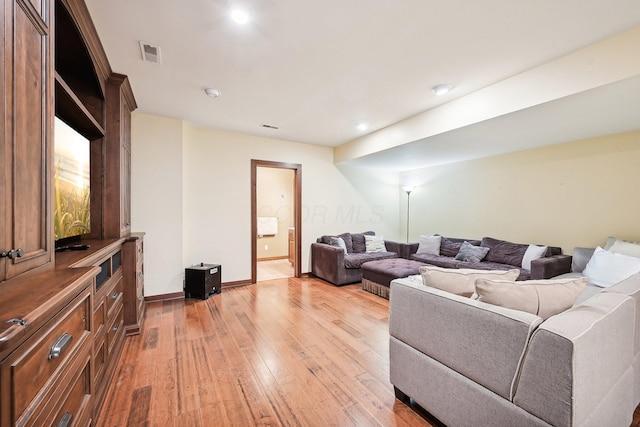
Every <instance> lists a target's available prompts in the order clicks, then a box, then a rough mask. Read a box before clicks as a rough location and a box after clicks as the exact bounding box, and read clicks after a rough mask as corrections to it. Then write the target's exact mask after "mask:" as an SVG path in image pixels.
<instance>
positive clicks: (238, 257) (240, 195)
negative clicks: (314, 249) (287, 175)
mask: <svg viewBox="0 0 640 427" xmlns="http://www.w3.org/2000/svg"><path fill="white" fill-rule="evenodd" d="M132 151H133V152H132V164H133V170H134V172H133V174H132V194H133V201H132V204H133V205H132V210H133V213H132V222H133V229H134V230H139V231H146V232H147V243H146V246H145V248H146V253H145V274H146V278H145V295H147V296H150V295H159V294H167V293H172V292H180V291H182V277H183V274H184V267H187V266H189V265H192V264H195V263H198V262H210V263H218V264H222V281H223V282H236V281H244V280H249V279H250V278H251V212H250V209H251V200H250V199H251V189H250V185H251V182H250V181H251V159H259V160H270V161H278V162H288V163H299V164H302V266H301V267H302V272H303V273H304V272H308V271H310V269H311V268H310V264H309V248H310V245H311V243H312V242H314V241H315V239H316V238H317V237H318V236H320V235H322V234H330V233H331V234H335V233H342V232H345V231H364V230H368V229H372V230H375V231H376V232H377V233H379V234H382V235H385V236H386V237H388V238H391V239H396V238H398V223H399V222H398V200H399V199H398V197H399V196H398V192H397V188H398V174H397V173H390V174H384V173H377V172H373V171H366V170H355V169H344V168H341V169H338V168H337V167H336V166H334V164H333V151H332V149H331V148H329V147H322V146H315V145H308V144H300V143H295V142H290V141H282V140H277V139H272V138H259V137H254V136H250V135H245V134H238V133H233V132H225V131H220V130H212V129H203V128H198V127H194V126H191V125H188V124H186V123H183V122H181V121H178V120H173V119H167V118H163V117H158V116H153V115H147V114H141V113H135V114H134V115H133V117H132Z"/></svg>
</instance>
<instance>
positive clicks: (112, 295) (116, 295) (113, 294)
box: [111, 291, 118, 299]
mask: <svg viewBox="0 0 640 427" xmlns="http://www.w3.org/2000/svg"><path fill="white" fill-rule="evenodd" d="M111 298H112V299H116V298H118V292H117V291H116V292H114V293H112V294H111Z"/></svg>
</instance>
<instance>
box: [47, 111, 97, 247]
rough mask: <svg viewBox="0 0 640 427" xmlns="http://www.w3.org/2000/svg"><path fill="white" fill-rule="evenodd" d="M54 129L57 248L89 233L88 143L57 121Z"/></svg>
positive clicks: (54, 197)
mask: <svg viewBox="0 0 640 427" xmlns="http://www.w3.org/2000/svg"><path fill="white" fill-rule="evenodd" d="M54 128H55V132H54V162H53V165H54V173H53V220H54V226H53V229H54V235H55V240H56V247H58V246H60V245H62V244H66V243H67V242H72V241H75V240H79V236H82V235H83V234H87V233H89V232H90V231H91V204H90V193H91V191H90V182H91V180H90V168H89V162H90V160H89V159H90V153H91V145H90V144H91V141H89V140H88V139H87V138H85V137H84V136H82V135H81V134H80V133H79V132H78V131H76V130H75V129H73V128H72V127H71V126H69V125H67V124H66V123H65V122H63V121H62V120H60V119H59V118H58V117H56V118H55V124H54Z"/></svg>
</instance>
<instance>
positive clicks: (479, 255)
mask: <svg viewBox="0 0 640 427" xmlns="http://www.w3.org/2000/svg"><path fill="white" fill-rule="evenodd" d="M487 252H489V248H483V247H481V246H473V245H472V244H471V243H469V242H463V243H462V246H460V252H458V254H457V255H456V256H455V259H457V260H458V261H467V262H480V261H482V259H483V258H484V257H485V256H486V255H487Z"/></svg>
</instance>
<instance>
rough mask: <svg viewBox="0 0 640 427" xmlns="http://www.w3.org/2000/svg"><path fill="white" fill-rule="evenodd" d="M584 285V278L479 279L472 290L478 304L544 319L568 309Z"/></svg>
mask: <svg viewBox="0 0 640 427" xmlns="http://www.w3.org/2000/svg"><path fill="white" fill-rule="evenodd" d="M586 285H587V279H586V278H585V277H580V278H574V279H548V280H526V281H521V282H515V281H511V280H491V279H485V278H479V279H478V280H476V282H475V289H476V293H477V294H478V301H483V302H486V303H489V304H493V305H499V306H500V307H505V308H511V309H514V310H520V311H526V312H527V313H531V314H536V315H538V316H540V317H542V318H543V319H548V318H549V317H551V316H553V315H555V314H558V313H561V312H563V311H565V310H567V309H569V308H571V306H572V305H573V304H574V303H575V302H576V299H577V298H578V296H579V295H580V293H581V292H582V291H583V290H584V288H585V286H586Z"/></svg>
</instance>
